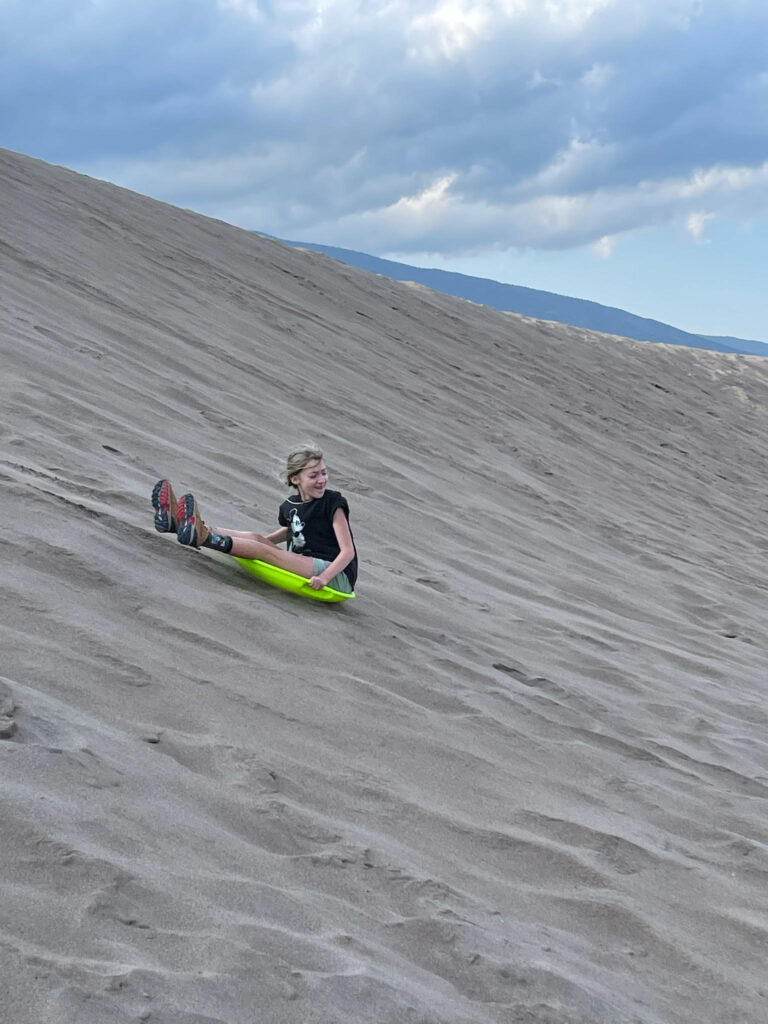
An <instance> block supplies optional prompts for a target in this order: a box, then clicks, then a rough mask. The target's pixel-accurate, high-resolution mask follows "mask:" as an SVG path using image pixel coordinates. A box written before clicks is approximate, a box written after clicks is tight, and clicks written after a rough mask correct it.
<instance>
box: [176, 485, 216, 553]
mask: <svg viewBox="0 0 768 1024" xmlns="http://www.w3.org/2000/svg"><path fill="white" fill-rule="evenodd" d="M176 519H177V520H178V524H179V525H178V529H177V531H176V540H177V541H178V542H179V544H186V545H187V546H188V547H191V548H199V547H200V545H201V544H202V543H203V542H204V541H205V539H206V538H207V536H208V534H209V533H210V532H211V531H210V530H209V529H208V527H207V526H206V525H205V523H204V522H203V520H202V518H201V516H200V512H199V511H198V508H197V502H196V501H195V496H194V494H182V496H181V497H180V498H179V503H178V505H177V506H176Z"/></svg>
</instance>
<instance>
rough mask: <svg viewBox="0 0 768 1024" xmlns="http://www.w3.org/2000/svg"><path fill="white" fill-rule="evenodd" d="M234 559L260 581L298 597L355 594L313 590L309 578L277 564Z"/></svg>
mask: <svg viewBox="0 0 768 1024" xmlns="http://www.w3.org/2000/svg"><path fill="white" fill-rule="evenodd" d="M235 561H236V562H239V563H240V565H242V567H243V568H244V569H245V571H246V572H249V573H250V574H251V576H256V577H257V578H258V579H260V580H262V582H264V583H269V585H270V586H272V587H279V588H280V590H288V591H290V593H292V594H298V595H299V596H300V597H311V598H312V599H313V600H315V601H346V600H347V598H350V597H354V596H355V595H354V594H342V593H341V591H340V590H331V588H330V587H322V588H321V589H320V590H314V589H313V588H312V587H310V585H309V580H307V579H305V578H304V577H303V576H297V575H296V573H295V572H290V571H289V570H288V569H280V568H279V567H278V566H276V565H270V564H269V563H268V562H261V561H259V559H258V558H237V557H235Z"/></svg>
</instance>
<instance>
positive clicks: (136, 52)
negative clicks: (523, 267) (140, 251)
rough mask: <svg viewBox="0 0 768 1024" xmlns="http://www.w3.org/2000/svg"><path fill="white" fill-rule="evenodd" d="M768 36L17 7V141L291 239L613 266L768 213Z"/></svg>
mask: <svg viewBox="0 0 768 1024" xmlns="http://www.w3.org/2000/svg"><path fill="white" fill-rule="evenodd" d="M43 28H44V29H45V30H43ZM767 33H768V8H767V7H766V5H765V4H764V3H763V0H738V2H737V3H735V4H725V3H723V2H722V0H701V2H700V3H697V2H695V0H645V2H644V3H640V2H639V0H547V2H545V3H542V2H541V0H368V2H366V3H360V2H359V0H281V3H279V4H278V3H276V2H275V0H164V2H163V3H162V4H159V5H158V4H155V3H151V2H150V0H134V2H133V3H131V4H129V5H128V4H119V3H116V2H110V3H102V4H99V5H93V4H91V3H88V2H86V0H70V2H69V3H68V4H67V5H64V7H62V5H61V4H60V2H59V0H38V2H37V3H35V4H29V3H28V2H26V0H25V2H22V0H3V2H2V3H0V51H1V52H0V88H3V87H4V93H5V94H6V95H11V94H13V95H14V96H15V97H16V98H17V99H16V102H15V103H14V105H13V106H11V107H9V108H8V109H7V111H6V113H5V123H4V129H5V130H4V137H3V144H4V145H6V146H9V147H10V148H14V149H19V150H21V151H22V152H27V153H31V154H32V155H35V156H41V157H42V158H44V159H49V160H53V161H55V162H59V163H65V164H67V165H69V166H73V167H75V168H77V169H80V170H84V171H86V172H87V173H93V174H97V175H99V176H104V177H108V178H109V179H110V180H113V181H116V182H117V183H118V184H124V185H127V186H128V187H131V188H135V189H137V190H139V191H144V192H147V193H149V194H151V195H156V196H158V197H159V198H163V199H166V200H168V201H169V202H173V203H177V204H179V205H182V206H188V207H191V208H193V209H198V210H200V211H201V212H206V213H210V214H213V215H215V216H220V217H224V218H226V219H231V220H234V221H235V222H236V223H240V224H242V225H243V226H245V227H252V228H255V229H258V230H264V231H269V232H271V233H274V234H278V235H283V236H285V237H293V238H305V239H306V240H313V239H314V240H318V241H324V242H328V243H330V244H334V243H335V244H344V245H349V246H350V247H352V248H368V249H371V248H373V247H374V246H378V248H379V251H385V250H386V251H398V252H405V251H407V250H408V249H409V248H410V249H412V250H415V249H417V248H418V249H421V250H422V251H433V252H436V251H440V252H442V253H444V254H446V255H447V254H450V253H458V252H469V251H476V250H478V249H479V248H482V247H489V246H498V247H506V246H510V245H518V246H523V247H537V248H545V249H547V248H566V247H569V246H575V245H583V244H592V245H595V246H597V249H598V251H600V252H602V253H604V254H606V255H607V254H608V253H609V252H610V249H611V247H612V246H613V244H614V242H615V239H616V238H617V237H620V236H621V235H622V234H623V233H626V232H630V231H636V230H641V229H643V228H646V227H649V226H653V225H656V224H668V223H677V224H680V225H683V226H684V227H685V228H686V229H687V231H688V233H689V235H690V236H691V237H692V238H693V239H699V240H701V239H702V238H703V237H704V235H705V230H706V224H707V223H708V219H709V218H711V217H712V216H716V217H718V218H720V219H722V218H733V219H743V220H749V219H754V218H755V217H757V216H759V215H760V214H761V213H763V212H764V211H765V210H766V198H765V197H766V194H768V189H766V185H768V175H767V174H766V162H767V161H768V76H766V72H765V54H764V39H765V37H766V34H767ZM702 211H706V213H702Z"/></svg>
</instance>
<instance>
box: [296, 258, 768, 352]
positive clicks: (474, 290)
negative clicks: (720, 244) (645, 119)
mask: <svg viewBox="0 0 768 1024" xmlns="http://www.w3.org/2000/svg"><path fill="white" fill-rule="evenodd" d="M281 241H283V242H285V244H286V245H290V246H293V247H294V248H297V249H309V250H311V251H313V252H322V253H325V255H326V256H331V257H332V258H333V259H336V260H339V261H340V262H341V263H346V264H348V265H349V266H353V267H358V268H359V269H360V270H368V271H371V273H374V274H383V275H384V276H385V277H391V278H393V279H394V280H396V281H415V282H416V283H417V284H422V285H425V286H426V287H427V288H432V289H433V290H434V291H437V292H443V293H444V294H446V295H453V296H455V297H456V298H461V299H469V300H470V301H471V302H477V303H479V304H480V305H483V306H493V307H494V308H495V309H501V310H506V311H507V312H510V313H521V314H522V315H523V316H530V317H535V318H537V319H539V320H555V321H557V322H558V323H562V324H570V325H571V326H572V327H584V328H586V329H587V330H590V331H602V332H603V333H605V334H618V335H621V336H622V337H624V338H633V339H635V340H636V341H659V342H665V343H666V344H668V345H686V346H688V347H689V348H704V349H710V350H714V351H717V352H731V353H739V354H741V355H758V356H768V344H766V343H765V342H762V341H750V340H748V339H745V338H731V337H716V336H710V335H703V334H689V333H688V331H681V330H679V328H677V327H671V326H670V325H669V324H665V323H661V321H659V320H650V319H648V318H647V317H643V316H636V315H635V314H634V313H628V312H626V310H623V309H618V308H616V307H614V306H603V305H601V303H599V302H592V301H591V300H589V299H576V298H572V297H570V296H567V295H558V294H556V293H555V292H545V291H541V290H540V289H538V288H525V287H523V286H522V285H516V284H502V283H501V282H499V281H492V280H489V279H488V278H483V277H470V276H469V275H468V274H455V273H452V272H450V271H447V270H433V269H425V268H423V267H413V266H410V265H409V264H407V263H397V262H395V261H394V260H385V259H381V258H380V257H378V256H369V255H368V254H367V253H363V252H355V251H354V250H353V249H340V248H338V247H337V246H333V245H319V244H316V243H313V242H292V241H288V240H287V239H281Z"/></svg>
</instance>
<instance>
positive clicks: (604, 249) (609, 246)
mask: <svg viewBox="0 0 768 1024" xmlns="http://www.w3.org/2000/svg"><path fill="white" fill-rule="evenodd" d="M615 245H616V239H615V238H612V237H611V236H610V235H603V237H602V238H599V239H598V240H597V241H596V242H595V244H594V245H593V246H592V248H593V250H594V252H595V253H596V254H597V255H598V256H599V257H600V259H601V260H607V259H608V258H609V256H610V255H611V253H612V252H613V249H614V246H615Z"/></svg>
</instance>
